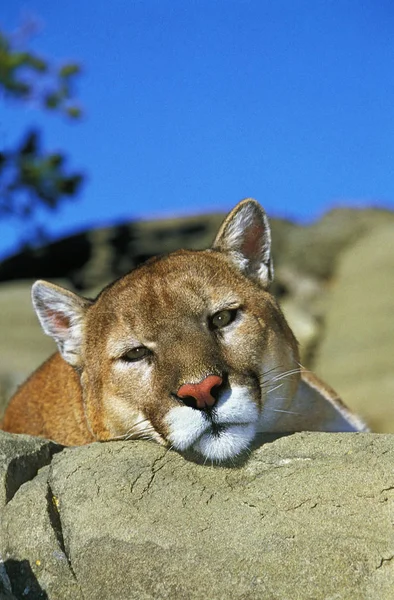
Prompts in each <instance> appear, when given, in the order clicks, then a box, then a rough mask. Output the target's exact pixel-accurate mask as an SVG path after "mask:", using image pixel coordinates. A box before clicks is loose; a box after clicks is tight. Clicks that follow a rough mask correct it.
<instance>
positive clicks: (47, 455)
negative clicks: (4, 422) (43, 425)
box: [0, 431, 62, 509]
mask: <svg viewBox="0 0 394 600" xmlns="http://www.w3.org/2000/svg"><path fill="white" fill-rule="evenodd" d="M60 450H62V446H60V445H59V444H55V442H51V441H49V440H43V439H41V438H37V437H33V436H30V435H11V434H10V433H6V432H4V431H0V509H1V508H2V507H3V506H5V505H6V504H7V502H9V501H10V500H11V499H12V498H13V496H14V494H15V492H16V491H17V490H18V489H19V488H20V486H21V485H22V484H23V483H25V482H26V481H29V480H30V479H33V478H34V477H35V475H36V474H37V471H38V469H40V468H41V467H43V466H44V465H47V464H49V463H50V462H51V458H52V456H53V455H54V454H55V453H56V452H60Z"/></svg>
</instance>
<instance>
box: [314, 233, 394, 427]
mask: <svg viewBox="0 0 394 600" xmlns="http://www.w3.org/2000/svg"><path fill="white" fill-rule="evenodd" d="M324 330H325V332H324V337H323V341H322V343H321V345H320V347H319V351H318V354H317V359H316V361H315V364H314V365H313V367H314V369H315V371H316V372H317V373H318V374H319V375H321V376H322V377H323V378H324V379H326V380H327V381H329V382H330V384H331V385H332V386H333V387H334V388H335V389H336V390H337V391H338V393H339V394H340V395H341V396H342V398H343V400H344V401H345V402H346V404H348V405H349V406H351V407H352V408H353V409H354V410H355V411H357V412H359V413H360V414H361V415H363V416H364V418H365V419H366V420H367V422H368V423H369V425H370V427H371V428H372V429H373V430H375V431H382V432H392V431H394V224H393V223H391V224H390V223H389V224H386V225H384V226H380V227H375V228H373V229H372V230H371V231H370V232H369V233H368V234H367V235H365V236H364V237H362V238H361V239H360V240H359V241H358V242H357V243H356V244H355V245H354V246H352V247H350V248H349V249H348V250H347V251H346V252H345V253H344V254H343V256H342V257H341V260H340V262H339V265H338V270H337V273H336V276H335V278H334V280H333V283H332V292H331V297H330V302H329V308H328V311H327V314H326V318H325V326H324Z"/></svg>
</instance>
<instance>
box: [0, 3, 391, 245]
mask: <svg viewBox="0 0 394 600" xmlns="http://www.w3.org/2000/svg"><path fill="white" fill-rule="evenodd" d="M26 16H33V17H36V18H38V19H39V21H40V22H41V24H42V27H41V32H40V34H39V35H38V36H36V37H35V38H34V39H33V40H32V41H31V44H30V47H31V48H32V49H33V50H35V51H36V52H37V53H41V54H43V55H45V56H47V57H48V58H51V59H56V60H58V61H59V63H61V62H62V61H67V60H70V59H71V60H76V61H78V62H80V63H81V64H82V66H83V69H84V72H83V75H82V77H81V78H80V80H79V84H78V89H77V92H78V97H79V98H80V100H81V103H82V105H83V107H84V110H85V114H86V116H85V118H84V120H83V121H82V122H80V123H78V124H74V125H73V124H70V123H67V122H66V121H64V120H62V119H61V118H59V117H55V116H52V115H48V114H45V113H40V112H39V111H37V110H36V109H35V108H34V107H28V108H27V109H26V108H25V109H24V110H22V109H21V107H16V106H12V105H10V104H8V105H7V106H4V104H3V103H2V102H1V103H0V143H1V144H3V145H4V146H7V145H10V144H12V142H13V141H15V140H17V139H19V138H20V136H21V134H22V133H23V131H24V129H25V128H26V126H28V125H29V126H31V125H37V126H42V128H43V130H44V141H45V147H46V148H47V149H48V150H49V149H51V150H52V149H61V150H63V151H65V152H66V153H67V154H68V155H69V157H70V163H69V164H70V167H73V168H75V169H82V170H84V171H85V172H86V175H87V182H86V184H85V186H84V187H83V190H82V192H81V194H80V196H79V198H78V200H77V201H72V202H65V203H64V205H63V207H62V208H61V210H59V211H58V212H56V213H54V214H51V215H49V216H48V217H45V221H46V226H47V229H48V231H49V232H50V234H51V235H52V236H54V237H58V236H60V235H63V234H66V233H69V232H71V231H74V230H81V229H84V228H86V227H88V226H90V225H92V224H96V225H97V224H100V225H105V224H109V223H111V222H119V221H122V220H124V219H131V218H152V217H156V216H169V215H172V214H191V213H197V212H202V211H217V210H228V209H230V208H231V207H232V206H233V205H234V204H235V203H236V202H237V201H238V200H240V199H241V198H243V197H245V196H254V197H256V198H257V199H258V200H259V201H260V202H261V203H262V204H263V205H264V206H265V208H266V210H267V211H268V213H269V214H270V215H274V216H275V215H279V216H288V217H292V218H298V219H301V220H310V219H313V218H316V217H318V216H319V215H320V214H322V212H324V211H326V210H328V209H329V208H330V207H332V206H337V205H343V204H345V205H353V206H369V205H384V206H390V207H391V208H394V177H393V175H394V173H393V167H394V4H393V2H392V0H379V2H376V0H336V1H335V2H334V1H331V0H275V1H273V0H249V1H248V0H112V2H108V1H107V2H102V1H100V0H95V1H94V2H91V0H79V1H78V2H73V1H71V2H67V3H65V2H54V1H53V0H24V1H21V0H12V2H11V1H8V2H3V3H2V6H1V9H0V27H2V28H4V29H5V30H6V31H8V32H10V31H12V30H14V29H16V28H17V27H18V25H20V24H21V23H22V22H23V19H24V18H26ZM0 228H1V235H0V255H4V254H5V253H8V252H10V251H12V250H13V249H14V248H15V244H16V242H17V240H18V239H19V238H20V237H21V233H22V230H21V226H20V225H18V224H17V223H11V222H10V223H6V222H3V223H1V225H0Z"/></svg>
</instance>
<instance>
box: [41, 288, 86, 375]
mask: <svg viewBox="0 0 394 600" xmlns="http://www.w3.org/2000/svg"><path fill="white" fill-rule="evenodd" d="M32 300H33V306H34V309H35V311H36V313H37V316H38V318H39V321H40V323H41V326H42V328H43V330H44V331H45V333H46V334H47V335H50V336H51V337H53V339H54V340H55V342H56V344H57V346H58V348H59V351H60V354H61V355H62V356H63V358H64V360H65V361H67V362H68V363H69V364H70V365H72V366H73V367H80V366H82V358H81V345H82V339H83V329H84V318H85V314H86V310H87V309H88V307H89V306H90V305H91V304H92V301H91V300H87V299H86V298H81V296H78V295H77V294H73V293H72V292H70V291H68V290H65V289H64V288H62V287H60V286H58V285H54V284H53V283H48V282H47V281H36V283H35V284H34V285H33V288H32Z"/></svg>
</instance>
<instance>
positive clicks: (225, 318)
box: [210, 309, 237, 329]
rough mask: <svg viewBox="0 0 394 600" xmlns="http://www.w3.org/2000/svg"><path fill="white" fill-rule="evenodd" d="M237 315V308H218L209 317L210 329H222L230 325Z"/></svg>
mask: <svg viewBox="0 0 394 600" xmlns="http://www.w3.org/2000/svg"><path fill="white" fill-rule="evenodd" d="M236 315H237V310H236V309H233V310H220V311H219V312H217V313H216V314H214V315H212V317H211V318H210V326H211V328H212V329H223V327H227V325H230V323H232V322H233V321H234V319H235V317H236Z"/></svg>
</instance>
